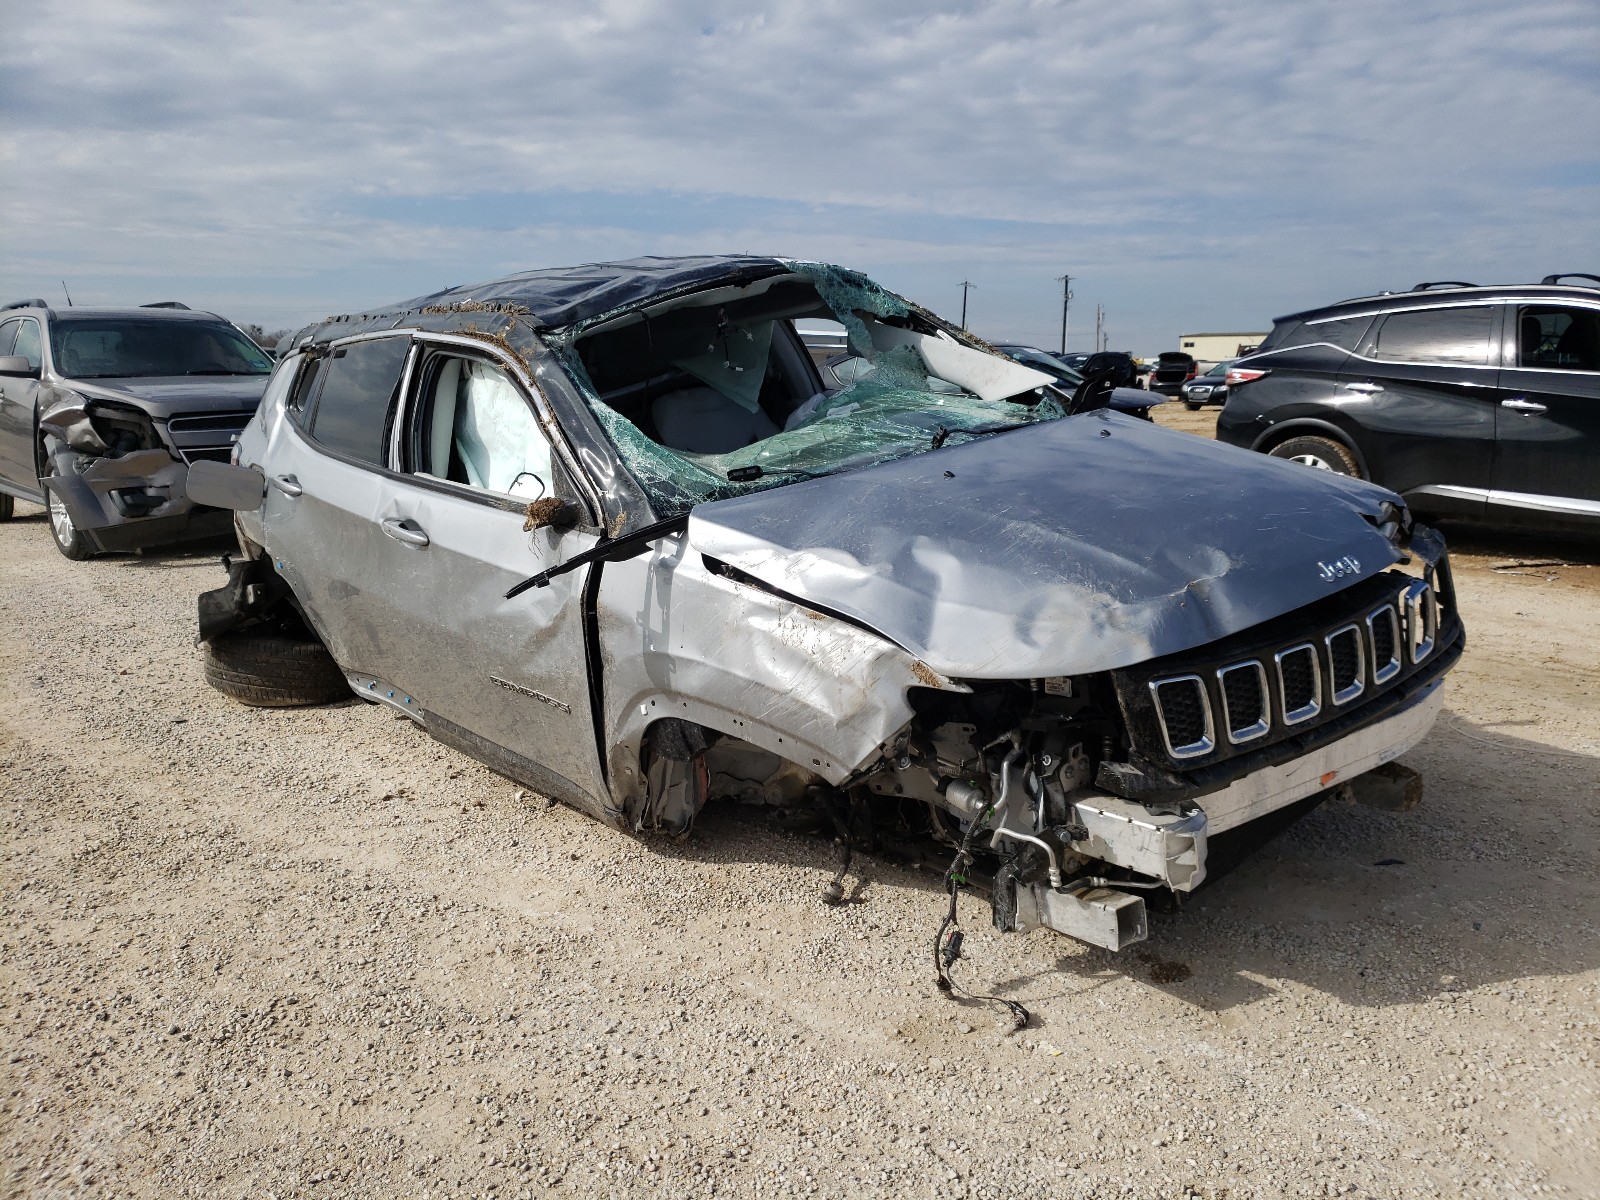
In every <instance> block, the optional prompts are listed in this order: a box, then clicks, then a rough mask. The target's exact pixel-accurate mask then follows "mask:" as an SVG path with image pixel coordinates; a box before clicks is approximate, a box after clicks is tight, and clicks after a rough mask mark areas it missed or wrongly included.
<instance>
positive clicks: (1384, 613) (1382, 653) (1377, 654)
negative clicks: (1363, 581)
mask: <svg viewBox="0 0 1600 1200" xmlns="http://www.w3.org/2000/svg"><path fill="white" fill-rule="evenodd" d="M1367 636H1368V637H1370V638H1371V639H1372V682H1373V683H1374V684H1376V685H1378V686H1380V687H1381V686H1382V685H1383V684H1386V683H1388V682H1389V680H1391V679H1393V678H1394V677H1395V676H1396V675H1398V674H1400V668H1401V667H1402V666H1403V665H1404V664H1403V663H1401V661H1400V614H1399V613H1398V612H1397V611H1396V610H1395V607H1394V605H1392V604H1385V605H1384V606H1383V607H1382V608H1379V609H1375V610H1374V611H1373V612H1371V613H1369V614H1368V615H1367Z"/></svg>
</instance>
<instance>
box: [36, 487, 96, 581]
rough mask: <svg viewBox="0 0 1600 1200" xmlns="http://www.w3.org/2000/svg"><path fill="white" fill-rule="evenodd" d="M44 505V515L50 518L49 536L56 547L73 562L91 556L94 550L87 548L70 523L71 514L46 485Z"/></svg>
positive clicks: (76, 528) (77, 530)
mask: <svg viewBox="0 0 1600 1200" xmlns="http://www.w3.org/2000/svg"><path fill="white" fill-rule="evenodd" d="M44 506H45V515H46V516H47V517H49V518H50V537H51V538H52V539H53V540H54V541H55V544H56V549H57V550H59V551H61V553H62V554H64V555H66V556H67V557H68V558H70V559H72V561H73V562H82V561H83V560H84V559H86V558H93V557H94V551H93V550H91V549H90V548H89V543H88V542H87V541H86V540H84V536H83V534H82V533H81V532H80V531H79V529H78V527H77V526H76V525H74V524H73V523H72V514H71V513H69V512H68V511H67V506H66V505H65V504H63V503H62V502H61V498H60V497H59V496H57V495H56V494H55V492H53V491H51V490H50V487H49V486H48V485H46V487H45V489H44Z"/></svg>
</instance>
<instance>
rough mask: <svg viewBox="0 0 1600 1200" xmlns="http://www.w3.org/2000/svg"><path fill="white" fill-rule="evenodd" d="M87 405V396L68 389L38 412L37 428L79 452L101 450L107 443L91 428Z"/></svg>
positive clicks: (105, 448)
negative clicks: (63, 394)
mask: <svg viewBox="0 0 1600 1200" xmlns="http://www.w3.org/2000/svg"><path fill="white" fill-rule="evenodd" d="M88 409H89V401H88V400H87V399H85V398H84V397H82V396H80V395H78V394H77V393H76V392H69V393H67V394H66V395H65V396H61V397H60V398H58V399H57V400H56V401H55V402H54V403H52V404H51V405H49V406H48V407H47V408H45V409H44V410H43V411H41V412H40V413H39V429H40V430H41V431H42V432H44V433H47V434H50V435H51V436H53V437H54V438H55V439H56V440H57V441H59V442H61V443H62V444H63V445H65V446H70V447H71V448H72V449H74V450H76V451H78V452H79V453H80V454H105V453H107V452H108V450H109V449H110V447H108V446H107V445H106V444H105V442H103V441H101V440H100V435H99V434H98V433H96V432H95V431H94V426H93V425H92V424H90V422H89V411H88Z"/></svg>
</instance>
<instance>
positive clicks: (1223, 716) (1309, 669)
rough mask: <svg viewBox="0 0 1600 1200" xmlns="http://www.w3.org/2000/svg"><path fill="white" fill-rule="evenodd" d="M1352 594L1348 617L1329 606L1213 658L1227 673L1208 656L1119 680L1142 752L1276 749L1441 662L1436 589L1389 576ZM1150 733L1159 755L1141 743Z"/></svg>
mask: <svg viewBox="0 0 1600 1200" xmlns="http://www.w3.org/2000/svg"><path fill="white" fill-rule="evenodd" d="M1349 593H1350V594H1351V595H1350V596H1349V598H1348V599H1347V600H1346V601H1345V603H1344V605H1343V606H1342V607H1343V610H1344V615H1343V616H1341V615H1340V607H1341V606H1340V605H1339V604H1338V601H1337V599H1336V598H1332V597H1330V598H1329V599H1328V600H1326V601H1322V602H1319V607H1317V608H1315V609H1311V610H1308V611H1309V612H1310V613H1311V614H1312V615H1309V616H1306V617H1304V618H1303V619H1302V620H1300V621H1299V622H1297V621H1296V620H1295V618H1294V616H1287V617H1282V618H1278V619H1277V620H1276V621H1273V622H1269V623H1268V624H1266V625H1264V626H1261V627H1259V630H1258V631H1246V632H1245V633H1243V634H1238V635H1235V636H1234V637H1231V638H1228V639H1225V641H1224V642H1222V643H1218V644H1217V645H1216V646H1214V647H1211V648H1209V649H1210V651H1211V652H1212V653H1215V654H1219V655H1220V653H1228V654H1229V656H1228V657H1227V658H1222V659H1221V662H1222V664H1223V665H1221V666H1211V665H1209V664H1208V663H1206V662H1205V657H1206V654H1207V650H1208V648H1204V647H1203V648H1201V649H1199V650H1197V651H1193V652H1189V653H1185V654H1181V655H1172V656H1170V657H1169V658H1168V659H1165V660H1162V662H1161V663H1156V664H1150V665H1149V666H1148V667H1146V668H1143V669H1140V668H1134V669H1132V670H1130V671H1128V672H1125V673H1119V676H1118V682H1117V686H1118V690H1119V694H1121V695H1122V696H1123V698H1124V701H1123V702H1124V705H1125V708H1126V710H1127V714H1128V719H1129V730H1130V734H1131V736H1133V738H1134V740H1135V743H1136V744H1140V745H1147V746H1149V748H1150V749H1151V750H1156V751H1157V752H1158V753H1159V752H1161V751H1164V752H1165V756H1166V757H1167V758H1169V759H1172V760H1175V761H1179V762H1183V763H1185V764H1188V763H1191V762H1193V761H1195V760H1199V759H1205V760H1207V761H1211V760H1212V759H1214V758H1220V757H1226V756H1229V755H1231V754H1233V753H1236V751H1235V750H1234V749H1233V748H1234V747H1240V748H1241V749H1240V750H1239V751H1237V752H1238V753H1242V752H1243V747H1244V746H1245V744H1246V743H1253V742H1256V741H1262V742H1264V743H1270V741H1276V740H1278V739H1281V738H1284V737H1287V736H1289V735H1290V734H1291V733H1298V732H1300V730H1301V729H1310V728H1313V727H1315V726H1316V725H1319V724H1321V723H1322V722H1323V721H1326V720H1329V719H1331V718H1332V717H1333V716H1334V714H1335V712H1336V711H1340V712H1343V711H1347V710H1352V709H1354V708H1355V707H1357V705H1356V701H1357V700H1362V701H1363V702H1364V701H1365V698H1367V697H1375V696H1376V694H1377V693H1378V692H1379V691H1381V690H1383V689H1384V688H1385V687H1386V686H1387V685H1389V684H1391V683H1393V682H1395V681H1397V680H1398V679H1399V678H1400V677H1401V676H1402V675H1406V674H1409V673H1410V672H1411V671H1412V670H1413V669H1414V668H1416V667H1417V666H1418V665H1419V664H1421V663H1423V662H1424V661H1426V660H1427V659H1428V658H1429V657H1430V656H1431V655H1432V654H1433V653H1434V650H1435V649H1436V647H1437V645H1438V642H1439V629H1440V620H1441V616H1440V613H1441V610H1440V605H1439V598H1438V596H1437V594H1436V593H1435V591H1434V589H1433V588H1432V587H1431V586H1430V584H1429V583H1427V582H1425V581H1423V580H1419V579H1412V578H1411V577H1409V576H1404V575H1400V574H1398V573H1394V572H1391V573H1387V574H1385V575H1381V576H1378V577H1377V578H1375V579H1372V580H1369V581H1367V582H1366V583H1365V584H1360V585H1357V586H1356V587H1354V588H1351V589H1349ZM1352 609H1353V610H1354V611H1352ZM1317 613H1321V614H1322V615H1321V616H1320V617H1318V616H1317V615H1315V614H1317ZM1297 623H1298V624H1299V626H1300V636H1298V637H1294V636H1292V633H1293V631H1294V627H1295V625H1296V624H1297ZM1273 630H1277V631H1278V632H1277V633H1276V634H1274V633H1273V632H1272V631H1273ZM1286 634H1287V635H1289V636H1286ZM1308 634H1309V635H1311V636H1309V637H1308V636H1307V635H1308ZM1230 648H1231V652H1230ZM1211 661H1212V662H1213V663H1215V662H1217V661H1218V659H1217V658H1213V659H1212V660H1211ZM1163 666H1165V668H1166V669H1163ZM1135 684H1137V687H1138V690H1137V691H1134V690H1133V689H1132V685H1135ZM1141 694H1142V695H1143V696H1145V697H1146V699H1144V700H1142V701H1141V700H1139V699H1138V698H1137V697H1138V696H1139V695H1141ZM1141 712H1142V713H1145V714H1148V715H1147V716H1141ZM1213 714H1215V722H1214V720H1213ZM1146 722H1147V723H1146ZM1152 725H1153V726H1154V729H1151V733H1154V732H1156V731H1157V730H1158V731H1159V736H1160V745H1159V747H1157V746H1154V745H1150V742H1149V740H1148V739H1146V738H1145V737H1143V736H1142V735H1141V733H1140V730H1141V729H1150V727H1151V726H1152Z"/></svg>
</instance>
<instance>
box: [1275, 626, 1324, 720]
mask: <svg viewBox="0 0 1600 1200" xmlns="http://www.w3.org/2000/svg"><path fill="white" fill-rule="evenodd" d="M1272 661H1273V662H1275V663H1276V664H1277V666H1278V691H1279V695H1281V696H1282V697H1283V706H1282V707H1281V708H1280V709H1279V710H1278V715H1279V716H1280V717H1282V718H1283V723H1284V724H1285V725H1298V724H1300V722H1302V721H1309V720H1310V719H1311V718H1312V717H1314V716H1316V715H1317V714H1318V713H1319V712H1321V711H1322V670H1321V664H1319V663H1318V662H1317V648H1316V647H1315V646H1313V645H1310V644H1309V643H1307V644H1305V645H1301V646H1291V647H1290V648H1289V649H1287V650H1280V651H1278V653H1276V654H1274V655H1273V656H1272Z"/></svg>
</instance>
